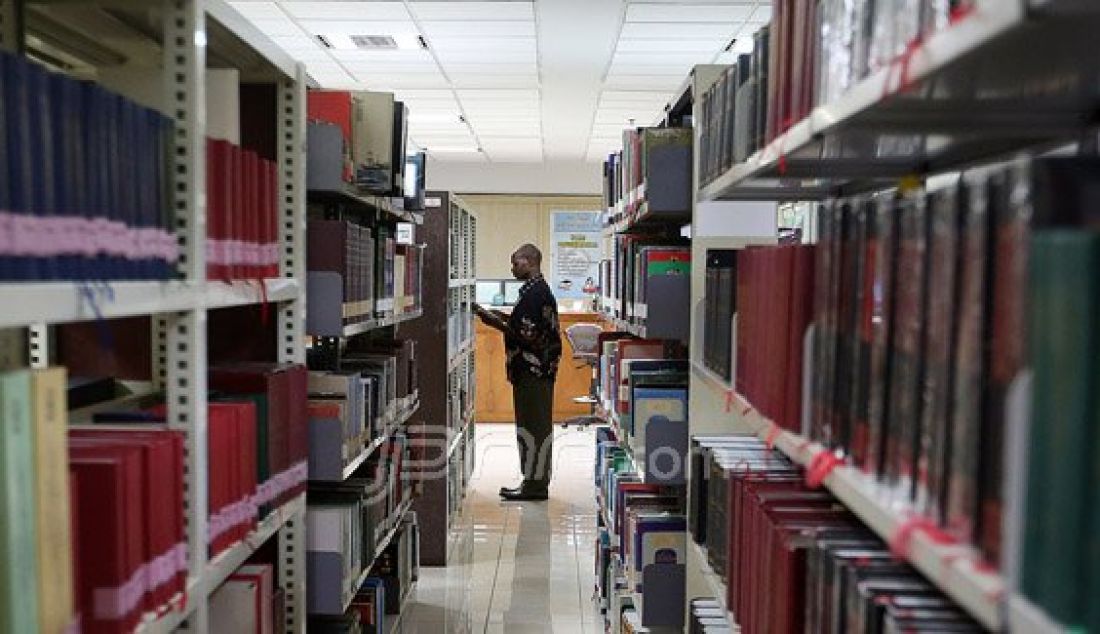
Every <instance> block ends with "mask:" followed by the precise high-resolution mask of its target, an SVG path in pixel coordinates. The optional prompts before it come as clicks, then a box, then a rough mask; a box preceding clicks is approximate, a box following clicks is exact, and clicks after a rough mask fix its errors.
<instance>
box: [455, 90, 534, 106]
mask: <svg viewBox="0 0 1100 634" xmlns="http://www.w3.org/2000/svg"><path fill="white" fill-rule="evenodd" d="M456 93H457V94H458V98H459V99H461V100H462V103H463V104H465V103H488V104H495V103H507V102H535V103H538V100H539V91H538V90H458V91H456Z"/></svg>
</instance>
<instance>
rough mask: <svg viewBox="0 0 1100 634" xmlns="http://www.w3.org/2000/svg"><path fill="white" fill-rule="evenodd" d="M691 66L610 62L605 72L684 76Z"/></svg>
mask: <svg viewBox="0 0 1100 634" xmlns="http://www.w3.org/2000/svg"><path fill="white" fill-rule="evenodd" d="M708 61H709V60H708ZM692 66H694V64H612V65H611V68H609V69H608V71H607V73H608V74H609V75H675V76H676V77H680V78H686V77H687V74H688V73H689V72H691V67H692Z"/></svg>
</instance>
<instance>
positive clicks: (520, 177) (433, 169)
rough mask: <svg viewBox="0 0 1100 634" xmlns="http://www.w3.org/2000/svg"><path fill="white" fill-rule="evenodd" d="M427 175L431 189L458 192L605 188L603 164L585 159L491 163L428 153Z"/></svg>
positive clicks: (593, 191) (592, 190) (595, 192)
mask: <svg viewBox="0 0 1100 634" xmlns="http://www.w3.org/2000/svg"><path fill="white" fill-rule="evenodd" d="M426 177H427V180H428V189H430V190H441V191H453V192H455V193H463V192H465V193H470V194H474V193H477V194H550V195H554V194H572V195H596V196H598V195H600V194H601V192H603V170H602V167H601V165H600V164H599V163H586V162H584V161H543V162H541V163H489V162H486V161H477V162H472V161H456V160H450V161H437V160H434V159H432V158H430V157H429V159H428V167H427V172H426Z"/></svg>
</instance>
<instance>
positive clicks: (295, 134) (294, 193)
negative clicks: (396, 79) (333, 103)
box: [277, 64, 306, 363]
mask: <svg viewBox="0 0 1100 634" xmlns="http://www.w3.org/2000/svg"><path fill="white" fill-rule="evenodd" d="M278 92H279V100H278V113H277V119H278V122H279V132H278V134H279V152H278V154H279V156H278V161H279V192H280V197H279V210H280V219H281V220H280V223H279V224H280V230H279V246H280V253H281V257H280V263H279V275H280V276H281V277H286V278H294V279H299V280H304V279H306V259H305V235H306V198H305V192H306V159H305V152H306V135H305V130H306V106H305V100H306V96H305V93H306V75H305V68H304V67H303V66H302V65H301V64H298V65H297V78H296V80H295V81H290V80H286V79H284V80H282V81H280V82H279V85H278ZM305 302H306V297H305V290H304V289H303V290H302V291H301V292H300V293H299V295H298V298H297V299H296V300H295V301H292V302H287V303H286V304H284V305H283V308H282V310H281V311H280V315H279V361H281V362H289V363H304V362H305V357H306V353H305V336H306V304H305Z"/></svg>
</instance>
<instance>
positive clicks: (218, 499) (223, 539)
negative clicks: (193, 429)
mask: <svg viewBox="0 0 1100 634" xmlns="http://www.w3.org/2000/svg"><path fill="white" fill-rule="evenodd" d="M235 419H236V412H235V410H232V409H229V408H226V407H223V406H222V404H221V403H210V404H209V406H208V410H207V424H206V454H207V458H206V473H207V476H206V477H207V483H206V487H207V492H208V493H207V516H208V518H209V520H210V521H209V522H208V523H207V527H206V530H207V533H206V541H207V543H208V544H209V545H210V556H211V557H215V556H217V555H218V554H219V553H221V552H222V551H223V550H225V549H226V548H227V547H228V546H229V541H230V538H229V537H228V536H227V532H228V528H227V527H226V525H225V521H224V520H223V517H224V514H225V511H226V507H227V506H228V505H229V500H230V497H231V496H232V493H231V491H230V488H231V485H230V481H229V478H230V474H229V456H228V451H227V448H228V447H229V446H230V445H229V427H230V426H231V425H233V424H234V422H235Z"/></svg>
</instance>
